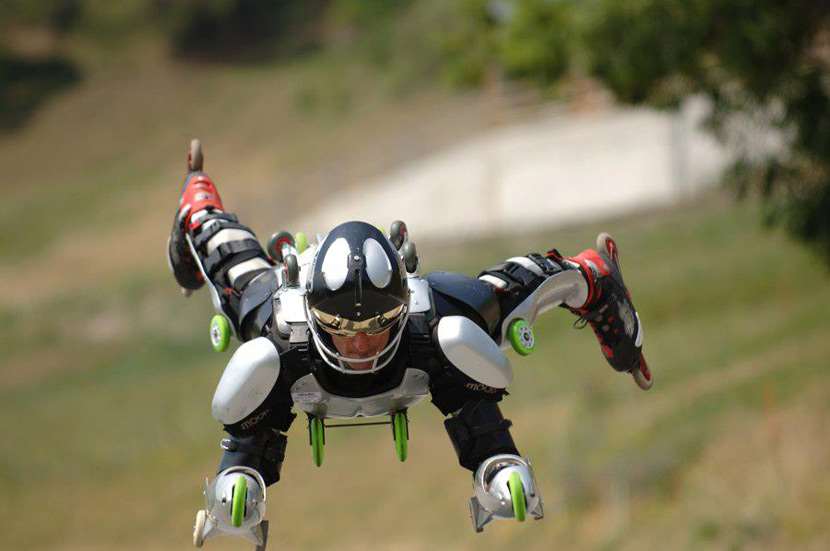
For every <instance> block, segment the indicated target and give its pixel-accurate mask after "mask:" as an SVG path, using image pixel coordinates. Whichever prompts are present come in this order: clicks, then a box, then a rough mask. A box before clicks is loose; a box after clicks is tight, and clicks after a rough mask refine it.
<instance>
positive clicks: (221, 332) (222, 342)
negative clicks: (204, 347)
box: [210, 314, 231, 352]
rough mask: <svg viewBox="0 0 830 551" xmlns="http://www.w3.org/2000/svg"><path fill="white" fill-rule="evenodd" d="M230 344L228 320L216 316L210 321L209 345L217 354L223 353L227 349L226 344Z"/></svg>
mask: <svg viewBox="0 0 830 551" xmlns="http://www.w3.org/2000/svg"><path fill="white" fill-rule="evenodd" d="M230 342H231V324H230V323H228V318H226V317H225V316H223V315H221V314H216V315H215V316H213V318H212V319H211V320H210V344H212V345H213V349H214V350H216V351H217V352H224V351H225V350H227V349H228V343H230Z"/></svg>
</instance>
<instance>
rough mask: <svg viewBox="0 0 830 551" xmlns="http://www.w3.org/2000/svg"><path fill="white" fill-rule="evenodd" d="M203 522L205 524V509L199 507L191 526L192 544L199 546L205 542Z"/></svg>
mask: <svg viewBox="0 0 830 551" xmlns="http://www.w3.org/2000/svg"><path fill="white" fill-rule="evenodd" d="M205 524H207V511H205V510H204V509H200V510H199V511H197V512H196V524H195V525H194V526H193V545H195V546H196V547H201V546H202V544H204V543H205V537H204V531H205Z"/></svg>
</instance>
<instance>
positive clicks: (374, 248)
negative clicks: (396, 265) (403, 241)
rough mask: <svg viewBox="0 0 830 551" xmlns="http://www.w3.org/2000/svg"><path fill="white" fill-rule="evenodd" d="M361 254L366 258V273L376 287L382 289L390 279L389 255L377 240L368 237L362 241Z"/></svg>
mask: <svg viewBox="0 0 830 551" xmlns="http://www.w3.org/2000/svg"><path fill="white" fill-rule="evenodd" d="M363 256H364V257H365V258H366V275H368V276H369V281H371V282H372V285H374V286H375V287H377V288H378V289H383V288H385V287H386V286H387V285H389V282H390V281H392V264H391V263H390V262H389V256H388V255H387V254H386V251H384V250H383V247H382V246H381V244H380V243H378V242H377V240H375V239H373V238H371V237H370V238H368V239H366V240H365V241H364V242H363Z"/></svg>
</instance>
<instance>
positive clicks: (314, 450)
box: [308, 417, 326, 467]
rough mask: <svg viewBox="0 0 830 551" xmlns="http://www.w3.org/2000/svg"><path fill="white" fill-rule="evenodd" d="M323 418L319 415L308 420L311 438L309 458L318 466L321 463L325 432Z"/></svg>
mask: <svg viewBox="0 0 830 551" xmlns="http://www.w3.org/2000/svg"><path fill="white" fill-rule="evenodd" d="M325 430H326V429H325V426H324V425H323V420H322V419H320V418H319V417H312V418H311V420H310V421H309V427H308V431H309V436H310V438H311V458H312V459H313V460H314V464H315V465H317V466H318V467H319V466H320V465H322V464H323V455H324V453H323V452H324V447H325V444H326V434H325Z"/></svg>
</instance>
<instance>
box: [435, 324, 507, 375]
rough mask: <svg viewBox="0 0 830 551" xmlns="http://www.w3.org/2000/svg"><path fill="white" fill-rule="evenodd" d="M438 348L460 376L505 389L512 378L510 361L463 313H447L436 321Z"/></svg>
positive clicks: (488, 336)
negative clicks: (461, 314)
mask: <svg viewBox="0 0 830 551" xmlns="http://www.w3.org/2000/svg"><path fill="white" fill-rule="evenodd" d="M438 344H439V346H440V347H441V351H442V352H443V353H444V355H445V356H446V357H447V359H448V360H449V361H450V362H452V364H453V365H454V366H455V367H456V368H457V369H458V370H459V371H461V372H462V373H464V375H466V376H468V377H470V378H471V379H474V380H475V381H478V382H479V383H483V384H485V385H487V386H491V387H493V388H507V385H509V384H510V383H511V382H512V381H513V368H512V367H511V366H510V360H508V359H507V356H505V355H504V352H502V351H501V349H500V348H499V346H498V345H497V344H496V343H495V341H493V339H492V338H490V335H488V334H487V333H486V332H485V331H484V330H483V329H482V328H481V327H479V326H478V325H476V323H475V322H474V321H472V320H470V319H468V318H465V317H463V316H447V317H444V318H441V321H439V322H438Z"/></svg>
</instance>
